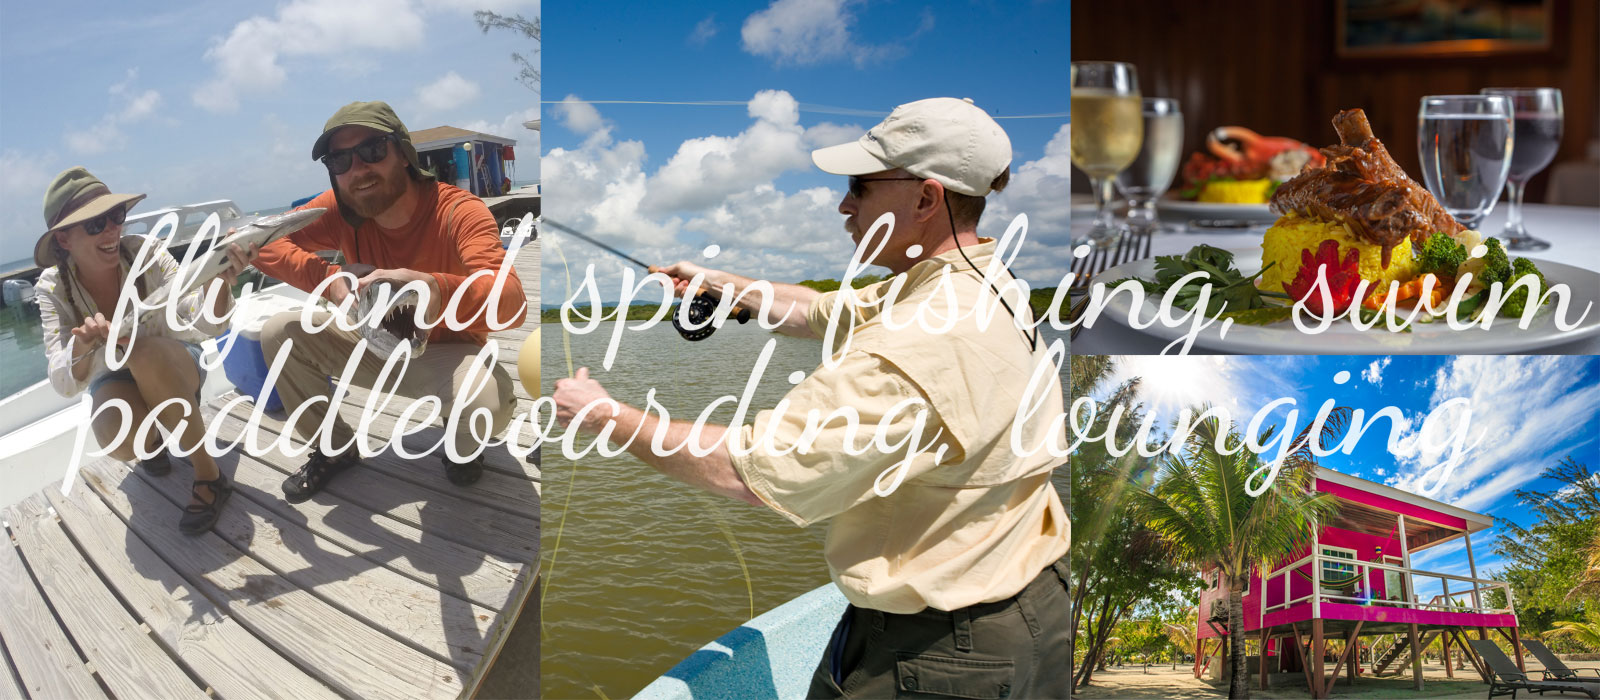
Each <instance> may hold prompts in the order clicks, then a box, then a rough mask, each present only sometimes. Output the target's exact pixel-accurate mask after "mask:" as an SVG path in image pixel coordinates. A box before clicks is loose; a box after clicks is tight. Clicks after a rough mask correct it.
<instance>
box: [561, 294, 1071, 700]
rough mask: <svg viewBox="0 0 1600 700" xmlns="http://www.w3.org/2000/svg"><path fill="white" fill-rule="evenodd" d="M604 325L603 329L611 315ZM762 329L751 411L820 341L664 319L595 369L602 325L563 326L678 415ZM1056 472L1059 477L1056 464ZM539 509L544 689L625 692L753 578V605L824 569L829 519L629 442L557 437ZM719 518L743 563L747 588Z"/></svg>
mask: <svg viewBox="0 0 1600 700" xmlns="http://www.w3.org/2000/svg"><path fill="white" fill-rule="evenodd" d="M603 328H604V332H605V333H609V332H610V328H611V324H605V325H604V326H603ZM542 331H543V333H544V335H543V336H542V346H541V351H542V352H543V354H544V358H543V360H544V361H543V366H544V382H545V386H546V393H548V387H549V385H550V384H551V383H552V382H554V381H555V380H556V379H558V378H559V377H561V376H565V375H566V357H565V354H564V352H563V349H562V335H563V334H562V331H561V328H560V327H559V326H557V325H554V324H550V325H546V326H545V327H544V328H543V329H542ZM1046 335H1047V336H1049V333H1048V332H1047V333H1046ZM1052 337H1053V336H1052ZM768 339H776V346H775V351H774V354H773V359H772V361H771V363H770V364H769V365H768V367H767V369H766V371H765V373H764V375H763V380H762V382H761V384H760V386H759V388H758V390H757V392H756V401H755V406H754V407H753V410H754V409H759V408H768V407H770V406H772V405H773V404H776V403H777V401H778V399H779V398H781V397H782V396H783V394H784V392H786V391H787V390H788V388H789V386H790V385H789V384H788V381H787V376H788V374H789V373H790V372H791V371H794V370H803V371H806V372H810V371H811V370H812V369H814V368H816V366H817V365H818V364H819V363H820V361H821V348H822V344H821V342H820V341H811V340H796V339H793V338H786V337H781V336H775V335H772V334H769V333H767V332H765V331H762V330H761V329H759V328H757V327H756V326H755V325H754V324H750V325H748V326H730V327H725V328H723V329H721V330H720V331H718V332H717V334H716V335H714V336H712V337H711V338H710V339H708V340H705V341H701V342H699V343H689V342H687V341H684V340H681V339H680V338H678V336H677V333H676V332H674V331H673V330H672V329H671V327H668V326H663V327H656V328H651V329H648V330H645V331H639V332H633V331H629V332H627V333H625V334H624V336H623V340H622V345H621V349H620V352H619V353H618V356H617V361H616V363H615V365H614V369H612V370H611V371H610V372H599V371H597V370H596V368H597V367H598V365H599V362H600V358H601V357H602V354H603V353H604V350H605V343H606V338H605V337H601V334H600V333H595V334H591V335H588V336H576V335H574V336H571V337H570V341H571V343H572V353H573V362H574V365H575V366H584V365H587V366H589V367H590V368H591V374H593V375H594V376H596V378H598V379H599V380H600V382H601V383H602V384H603V385H605V387H606V389H607V390H608V391H609V392H610V393H611V395H612V397H614V398H616V399H618V400H620V401H626V402H628V403H632V404H635V405H638V404H640V403H642V402H643V398H644V396H645V392H647V391H648V390H649V389H650V388H652V387H654V388H655V389H656V392H657V400H658V401H660V402H661V403H662V404H663V405H664V406H666V407H667V409H668V410H669V411H670V412H671V413H672V415H673V417H674V418H688V419H691V420H692V419H693V418H695V417H696V416H698V414H699V411H700V410H701V409H702V408H703V407H704V406H705V405H706V404H707V403H709V402H710V401H712V400H715V399H716V398H718V397H721V396H726V395H733V394H737V393H739V392H740V391H741V390H742V388H743V386H744V383H745V381H746V379H747V378H748V377H749V375H750V372H751V370H752V368H753V367H754V366H755V361H756V357H757V355H758V354H759V353H760V352H761V348H762V346H763V344H764V343H765V342H767V340H768ZM732 413H733V409H732V408H731V407H729V408H727V409H726V410H724V411H722V412H720V413H717V414H714V415H715V419H716V421H717V422H719V423H726V422H727V421H728V420H729V418H730V417H731V415H732ZM569 480H570V483H571V487H570V488H569V486H568V484H569ZM1058 483H1059V484H1060V485H1061V487H1062V488H1065V483H1066V481H1065V473H1064V470H1062V474H1061V478H1060V479H1059V480H1058ZM569 498H570V504H569V503H568V499H569ZM541 521H542V524H543V525H542V527H543V533H544V535H543V542H542V552H543V556H544V561H543V569H542V571H543V575H544V577H545V598H544V603H543V605H544V608H543V619H544V635H543V639H542V640H541V642H540V647H541V651H542V665H541V674H542V680H541V684H542V692H543V695H544V696H545V697H559V698H574V697H599V696H600V695H601V694H603V695H604V696H605V697H609V698H621V697H628V696H631V695H632V694H634V693H636V692H637V691H638V690H640V689H641V688H643V687H644V686H645V685H647V684H648V683H649V682H650V681H652V680H654V679H655V678H656V677H657V676H660V675H661V674H662V673H663V672H665V671H666V670H667V669H669V668H671V667H672V666H673V665H675V664H677V663H678V662H679V661H681V660H682V659H683V658H684V657H686V656H688V655H689V654H691V653H693V652H694V651H695V650H696V649H698V648H700V647H701V646H702V645H704V644H705V643H707V642H709V641H711V640H713V639H716V638H717V637H719V636H721V635H722V634H723V633H725V632H727V631H729V630H731V629H733V628H735V627H737V626H739V625H740V624H742V623H744V622H746V621H747V620H749V619H750V617H751V591H753V593H754V610H755V614H757V615H759V614H761V613H763V612H766V611H767V610H770V609H772V608H774V607H777V606H778V605H780V604H782V603H784V602H786V601H788V600H789V599H791V598H794V597H795V596H797V595H800V594H802V593H804V592H806V591H809V590H811V589H813V588H816V587H817V586H821V585H823V584H826V583H827V582H828V573H827V565H826V564H825V563H824V562H823V560H822V536H823V532H824V528H825V527H826V525H825V524H824V525H818V526H814V527H811V528H808V529H801V528H798V527H795V526H794V525H793V524H791V523H790V522H789V521H788V520H786V519H784V518H783V517H782V516H779V515H778V514H776V513H773V512H771V511H768V510H766V509H759V508H755V507H751V506H747V505H744V504H742V503H738V502H735V501H732V500H729V499H725V498H720V497H713V496H710V495H706V494H703V492H701V491H699V490H698V489H694V488H692V487H689V486H686V485H683V484H681V483H679V482H677V481H674V480H672V479H669V478H667V477H665V476H662V475H661V474H660V473H658V472H656V471H655V470H654V469H652V468H650V467H649V466H646V465H644V464H643V463H641V462H639V461H638V460H637V459H634V458H633V457H631V456H628V455H622V456H619V457H612V458H605V457H599V456H592V455H591V456H590V457H588V458H585V459H584V460H583V461H582V462H581V464H579V465H577V466H576V467H574V465H573V463H572V462H571V461H568V460H566V459H565V458H563V457H562V456H561V455H560V453H559V450H557V449H546V450H545V451H544V490H543V513H542V517H541ZM563 521H564V524H565V528H564V530H563V527H562V526H563ZM721 523H725V525H726V529H727V530H728V531H729V532H731V533H732V535H733V538H734V541H735V542H736V543H737V546H738V548H739V550H740V551H741V552H742V553H743V555H744V559H745V563H746V564H747V565H748V567H749V573H750V587H749V588H748V589H747V587H746V582H745V577H744V574H743V573H742V572H741V570H740V567H739V561H738V558H737V557H736V556H735V553H734V549H733V547H732V546H730V543H729V541H728V537H727V536H726V535H725V534H724V530H723V528H722V527H719V524H721ZM558 537H559V538H560V545H559V551H557V538H558ZM830 624H831V621H830Z"/></svg>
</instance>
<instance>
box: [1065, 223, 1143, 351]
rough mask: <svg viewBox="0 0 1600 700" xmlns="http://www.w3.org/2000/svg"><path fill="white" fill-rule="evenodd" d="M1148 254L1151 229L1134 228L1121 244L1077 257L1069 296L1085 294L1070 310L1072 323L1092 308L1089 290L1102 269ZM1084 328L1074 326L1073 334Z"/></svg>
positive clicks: (1096, 249)
mask: <svg viewBox="0 0 1600 700" xmlns="http://www.w3.org/2000/svg"><path fill="white" fill-rule="evenodd" d="M1148 257H1150V231H1148V230H1133V229H1130V230H1129V231H1127V232H1126V233H1124V234H1122V236H1120V237H1118V238H1117V244H1116V246H1115V247H1114V248H1110V249H1107V248H1095V249H1094V250H1093V251H1091V252H1090V253H1089V254H1088V255H1085V256H1083V257H1081V258H1074V259H1073V261H1072V272H1073V275H1074V276H1073V278H1072V286H1070V287H1068V288H1067V297H1068V298H1071V297H1072V296H1074V295H1082V296H1083V298H1082V299H1079V300H1078V303H1077V304H1075V305H1074V306H1073V307H1072V308H1071V309H1070V310H1068V312H1067V322H1068V323H1069V324H1070V323H1074V322H1076V321H1077V320H1078V318H1079V317H1081V316H1083V311H1084V309H1086V308H1088V306H1089V299H1090V298H1091V297H1092V295H1091V294H1089V290H1090V289H1091V286H1092V284H1093V282H1094V279H1095V278H1097V277H1099V276H1100V274H1101V273H1103V272H1105V271H1106V270H1108V269H1110V268H1113V267H1116V266H1118V265H1122V264H1123V263H1128V262H1133V261H1134V260H1143V259H1145V258H1148ZM1082 330H1083V326H1074V327H1073V328H1072V335H1071V338H1077V337H1078V333H1079V332H1080V331H1082ZM1069 339H1070V338H1069Z"/></svg>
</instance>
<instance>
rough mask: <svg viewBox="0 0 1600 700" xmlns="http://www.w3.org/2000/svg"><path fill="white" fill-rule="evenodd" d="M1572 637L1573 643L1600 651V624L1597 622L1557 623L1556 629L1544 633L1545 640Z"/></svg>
mask: <svg viewBox="0 0 1600 700" xmlns="http://www.w3.org/2000/svg"><path fill="white" fill-rule="evenodd" d="M1561 636H1567V637H1572V638H1573V641H1576V642H1577V643H1579V644H1582V645H1584V646H1586V647H1588V648H1590V649H1600V623H1596V622H1572V621H1570V620H1569V621H1566V622H1557V623H1556V628H1555V629H1553V630H1550V631H1549V632H1545V633H1544V638H1545V639H1554V638H1556V637H1561Z"/></svg>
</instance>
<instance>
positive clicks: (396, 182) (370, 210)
mask: <svg viewBox="0 0 1600 700" xmlns="http://www.w3.org/2000/svg"><path fill="white" fill-rule="evenodd" d="M407 179H408V178H407V177H406V173H405V172H403V171H402V172H401V173H399V174H398V176H396V177H384V176H382V175H379V174H377V173H373V174H372V175H371V176H369V177H368V178H366V179H363V180H361V181H359V182H355V183H352V184H351V186H350V187H349V188H341V190H340V191H339V193H338V195H339V200H340V201H341V202H343V203H344V204H345V206H348V207H350V210H351V211H353V212H355V213H356V216H359V217H361V218H363V219H375V218H377V217H378V215H379V214H382V213H384V212H385V211H388V210H389V207H392V206H394V203H395V202H397V201H399V200H400V197H401V196H402V195H404V194H405V193H406V184H407ZM373 180H377V181H378V183H377V184H376V185H374V186H372V187H371V188H368V189H366V190H363V191H359V192H358V191H356V187H358V186H360V185H365V184H367V183H369V182H372V181H373Z"/></svg>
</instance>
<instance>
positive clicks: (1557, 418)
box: [1390, 355, 1600, 509]
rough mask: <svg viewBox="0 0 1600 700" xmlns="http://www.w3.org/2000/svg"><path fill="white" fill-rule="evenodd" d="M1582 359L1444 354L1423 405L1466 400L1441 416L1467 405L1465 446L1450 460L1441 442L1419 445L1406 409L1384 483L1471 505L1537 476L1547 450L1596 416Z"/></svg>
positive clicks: (1598, 388) (1599, 389) (1597, 392)
mask: <svg viewBox="0 0 1600 700" xmlns="http://www.w3.org/2000/svg"><path fill="white" fill-rule="evenodd" d="M1588 362H1589V360H1588V358H1584V357H1567V356H1533V357H1524V356H1483V355H1467V356H1459V357H1452V358H1450V359H1449V360H1448V361H1447V362H1446V363H1445V365H1444V366H1443V367H1441V368H1440V369H1439V370H1438V372H1436V373H1435V375H1434V378H1433V394H1432V396H1431V397H1430V399H1429V403H1430V410H1431V409H1435V408H1437V407H1440V406H1442V405H1443V404H1444V403H1445V402H1446V401H1449V400H1451V399H1455V398H1465V399H1467V401H1468V403H1467V405H1466V407H1465V408H1462V407H1459V406H1458V407H1457V408H1456V409H1455V410H1453V411H1452V412H1451V413H1449V414H1448V415H1446V418H1447V420H1446V421H1445V425H1447V426H1449V425H1453V424H1455V420H1459V419H1462V418H1465V417H1467V416H1468V411H1470V431H1471V438H1470V440H1469V443H1468V444H1469V445H1472V446H1471V449H1470V450H1468V451H1466V453H1465V454H1464V456H1462V457H1460V458H1458V459H1454V460H1452V455H1451V451H1450V450H1449V448H1447V447H1432V448H1430V447H1427V446H1425V445H1423V444H1422V441H1421V440H1420V438H1421V436H1422V420H1421V416H1408V419H1409V420H1408V425H1406V426H1404V427H1403V428H1402V438H1401V440H1400V444H1399V448H1398V451H1397V454H1396V455H1395V458H1396V469H1395V475H1394V476H1393V477H1391V479H1390V484H1391V485H1394V486H1396V487H1398V488H1401V489H1405V490H1407V491H1411V492H1413V493H1421V494H1426V493H1427V492H1430V491H1431V492H1433V494H1432V495H1431V496H1430V497H1431V498H1434V499H1435V500H1440V501H1444V502H1446V503H1452V504H1454V505H1457V506H1460V507H1462V508H1467V509H1478V508H1483V507H1486V506H1488V505H1491V504H1493V503H1495V502H1496V501H1498V500H1499V499H1500V498H1502V497H1504V496H1505V495H1506V494H1508V493H1510V492H1512V491H1514V490H1515V489H1517V488H1520V487H1522V486H1523V485H1524V484H1527V483H1528V482H1530V481H1533V480H1534V479H1537V478H1538V477H1539V474H1540V473H1542V472H1543V471H1544V470H1545V469H1546V468H1548V467H1549V466H1551V465H1550V463H1549V461H1550V460H1551V459H1553V458H1552V457H1549V455H1551V454H1552V451H1553V450H1554V449H1555V448H1557V447H1558V446H1560V445H1565V444H1570V443H1572V442H1573V441H1577V440H1581V439H1584V438H1585V437H1586V436H1588V434H1589V432H1590V431H1591V430H1592V428H1593V425H1594V421H1595V417H1596V416H1597V415H1600V385H1594V384H1593V383H1589V384H1584V383H1583V381H1582V380H1583V375H1584V372H1585V371H1586V364H1587V363H1588ZM1474 442H1475V444H1473V443H1474ZM1435 489H1437V490H1436V491H1435Z"/></svg>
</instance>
